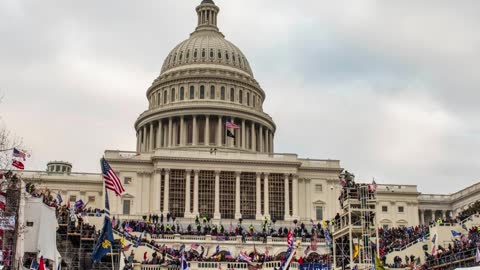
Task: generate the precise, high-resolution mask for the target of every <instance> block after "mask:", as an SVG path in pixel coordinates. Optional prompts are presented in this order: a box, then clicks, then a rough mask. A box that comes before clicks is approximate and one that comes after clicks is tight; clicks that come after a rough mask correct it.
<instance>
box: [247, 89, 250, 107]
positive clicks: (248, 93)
mask: <svg viewBox="0 0 480 270" xmlns="http://www.w3.org/2000/svg"><path fill="white" fill-rule="evenodd" d="M247 106H250V92H247Z"/></svg>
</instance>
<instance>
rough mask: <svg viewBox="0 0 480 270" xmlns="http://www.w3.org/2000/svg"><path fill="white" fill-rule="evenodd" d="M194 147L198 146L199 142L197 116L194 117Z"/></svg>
mask: <svg viewBox="0 0 480 270" xmlns="http://www.w3.org/2000/svg"><path fill="white" fill-rule="evenodd" d="M192 135H193V138H192V145H197V142H198V131H197V116H196V115H194V116H193V132H192Z"/></svg>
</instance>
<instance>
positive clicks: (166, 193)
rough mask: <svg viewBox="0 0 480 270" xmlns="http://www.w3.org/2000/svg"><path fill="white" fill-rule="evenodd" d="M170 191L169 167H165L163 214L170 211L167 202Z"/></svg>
mask: <svg viewBox="0 0 480 270" xmlns="http://www.w3.org/2000/svg"><path fill="white" fill-rule="evenodd" d="M169 193H170V169H165V184H164V187H163V214H164V215H167V214H168V213H169V212H170V207H169V205H168V203H169Z"/></svg>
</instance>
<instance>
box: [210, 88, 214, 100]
mask: <svg viewBox="0 0 480 270" xmlns="http://www.w3.org/2000/svg"><path fill="white" fill-rule="evenodd" d="M210 99H215V86H213V85H212V86H210Z"/></svg>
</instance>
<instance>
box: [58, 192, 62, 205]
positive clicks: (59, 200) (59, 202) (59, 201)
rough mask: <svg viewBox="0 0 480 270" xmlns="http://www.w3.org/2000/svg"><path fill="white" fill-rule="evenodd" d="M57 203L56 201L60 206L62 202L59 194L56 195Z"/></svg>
mask: <svg viewBox="0 0 480 270" xmlns="http://www.w3.org/2000/svg"><path fill="white" fill-rule="evenodd" d="M57 201H58V204H62V202H63V200H62V196H61V195H60V193H57Z"/></svg>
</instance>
